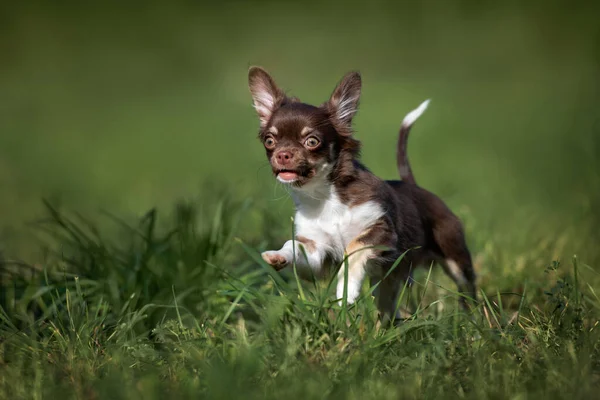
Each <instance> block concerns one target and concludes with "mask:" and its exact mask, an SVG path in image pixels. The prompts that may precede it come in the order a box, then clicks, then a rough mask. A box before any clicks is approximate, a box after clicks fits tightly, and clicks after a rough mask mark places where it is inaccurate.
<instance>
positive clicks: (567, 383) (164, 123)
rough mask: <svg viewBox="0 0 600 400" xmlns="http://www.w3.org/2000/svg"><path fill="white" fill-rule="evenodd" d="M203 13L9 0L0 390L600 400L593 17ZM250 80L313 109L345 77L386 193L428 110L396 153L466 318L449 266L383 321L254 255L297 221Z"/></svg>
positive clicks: (497, 10) (479, 7) (589, 8)
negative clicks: (451, 248)
mask: <svg viewBox="0 0 600 400" xmlns="http://www.w3.org/2000/svg"><path fill="white" fill-rule="evenodd" d="M201 3H202V2H196V3H191V2H188V3H186V4H184V3H180V4H177V3H175V2H171V3H169V4H168V5H167V4H166V3H164V2H162V3H161V2H153V1H147V2H143V5H142V4H136V2H128V3H122V4H116V3H115V4H110V2H109V3H106V2H103V3H98V4H91V3H90V4H82V3H80V2H72V1H64V2H61V4H60V5H58V4H54V3H52V4H50V3H47V2H36V1H29V2H27V4H25V3H22V4H21V3H19V2H13V3H7V4H2V5H1V6H0V54H1V56H0V261H1V263H0V306H1V310H0V313H1V314H0V398H11V399H12V398H43V397H46V398H54V397H57V396H63V397H72V398H111V399H112V398H153V397H156V398H159V397H167V396H171V397H175V396H176V395H177V397H194V398H197V397H210V398H220V397H222V398H235V397H243V398H281V397H283V396H286V397H290V398H307V397H310V398H312V397H317V398H325V397H327V398H356V399H362V398H390V399H397V398H440V397H451V398H454V397H457V398H461V397H464V398H476V399H485V398H493V399H496V398H515V399H525V398H532V399H537V398H542V397H549V398H593V397H594V394H595V393H597V391H598V389H599V388H598V385H599V383H600V381H599V369H600V364H599V360H600V357H599V354H598V344H597V343H598V337H597V332H598V329H599V328H598V326H597V323H598V320H599V318H600V312H599V307H600V300H599V298H598V296H600V276H599V275H600V272H599V271H600V267H599V266H600V250H599V248H598V243H600V231H599V230H598V228H597V227H598V226H599V225H600V212H599V211H598V210H600V164H599V161H598V160H600V146H599V144H600V141H599V140H598V138H599V137H600V136H599V126H600V125H599V124H598V110H599V109H600V98H599V97H598V87H600V86H599V85H600V79H599V76H598V74H597V71H598V57H597V54H598V52H597V43H598V24H597V15H598V5H597V4H594V3H593V2H588V3H586V4H584V3H581V4H577V5H566V4H563V3H562V2H553V1H530V2H527V5H524V4H522V2H517V1H505V2H496V3H492V2H481V1H480V2H468V1H462V2H445V1H435V0H424V1H419V2H414V1H402V2H394V3H393V4H392V3H391V2H384V1H371V2H365V4H362V5H353V6H349V4H348V3H347V2H342V1H337V0H334V1H329V2H322V1H319V2H317V1H304V2H301V3H292V2H290V3H285V2H280V1H279V2H273V1H263V2H252V3H250V2H245V3H242V2H213V4H212V5H211V6H210V7H208V6H206V5H204V4H201ZM342 10H343V11H342ZM251 64H259V65H262V66H264V67H265V68H267V69H268V70H269V71H270V72H271V73H272V74H273V76H274V77H275V79H276V80H277V82H278V83H279V84H280V85H281V86H282V87H283V88H284V89H286V90H289V92H290V93H291V94H293V95H297V96H298V97H300V98H301V99H302V100H305V101H307V102H311V103H320V102H322V101H324V100H325V99H326V98H327V96H329V94H330V93H331V91H332V90H333V87H334V85H335V83H336V82H337V80H338V79H340V77H341V76H342V75H343V74H344V73H345V72H347V71H348V70H351V69H358V70H360V71H361V72H362V75H363V82H364V88H363V95H362V98H361V107H360V111H359V113H358V115H357V117H356V119H355V124H356V135H357V137H358V138H359V139H360V140H361V141H362V142H363V145H364V147H363V155H362V156H363V160H364V161H365V163H366V164H367V165H368V166H369V167H370V168H371V169H372V170H373V171H374V172H375V173H376V174H377V175H379V176H381V177H383V178H393V179H395V178H397V172H396V169H395V160H394V152H393V150H392V151H389V150H390V149H393V147H394V145H395V141H396V133H397V129H398V125H399V123H400V121H401V120H402V117H403V116H404V115H405V113H406V112H407V111H409V110H410V109H412V108H414V107H415V106H417V105H418V104H419V103H420V102H421V101H423V100H424V99H426V98H431V99H432V103H431V105H430V108H429V109H428V111H427V113H426V114H425V115H424V116H423V117H422V118H421V119H420V120H419V123H418V126H416V127H415V129H414V130H413V132H412V133H411V138H410V143H409V156H410V159H411V163H412V166H413V170H414V172H415V175H416V178H417V181H418V182H419V184H421V185H422V186H424V187H426V188H427V189H430V190H432V191H433V192H435V193H436V194H438V195H439V196H440V197H441V198H442V199H443V200H444V201H446V202H447V203H448V205H449V206H450V207H451V208H452V210H454V211H455V212H456V213H457V214H458V215H459V216H460V217H461V219H462V220H463V221H464V223H465V227H466V232H467V240H468V243H469V247H470V249H471V251H472V253H473V257H474V262H475V268H476V270H477V273H478V276H479V280H478V283H479V286H480V288H481V293H480V294H481V299H482V302H481V304H480V305H479V307H478V308H477V309H475V310H474V312H473V314H472V315H465V314H464V313H462V312H460V310H457V309H456V303H457V294H456V293H455V288H454V286H453V284H452V282H451V281H450V280H449V279H448V278H447V277H446V276H445V275H444V274H443V273H442V272H441V271H439V270H438V269H433V270H431V271H429V270H422V271H420V273H419V274H418V275H417V277H416V278H417V284H415V286H414V287H413V288H411V289H410V290H409V291H407V292H405V297H404V298H403V302H405V305H408V306H411V307H413V308H414V309H415V310H418V312H417V313H416V314H415V315H414V317H413V318H411V319H410V320H408V321H406V322H405V323H404V324H403V325H402V326H401V327H399V328H394V329H377V327H376V323H375V322H376V315H375V309H374V305H373V300H372V299H371V297H370V296H369V294H368V293H369V289H368V288H367V287H365V288H364V296H363V298H362V299H361V301H359V302H358V304H357V305H356V306H354V307H352V308H350V309H348V310H346V309H344V308H340V307H338V306H337V305H336V304H334V303H335V302H334V294H333V293H332V292H333V291H332V290H330V289H331V288H330V287H328V284H329V282H321V283H319V284H317V285H314V284H312V283H307V282H302V283H298V282H297V281H296V279H295V277H294V274H293V271H284V272H283V273H281V274H274V273H273V271H271V270H270V269H269V268H266V266H265V265H263V264H262V262H261V260H260V258H259V257H258V254H259V252H260V251H262V250H265V249H273V248H276V247H277V246H280V245H281V244H282V243H283V241H284V240H286V239H287V238H289V236H290V234H291V224H290V222H289V221H290V219H289V218H290V216H291V215H292V213H291V211H292V210H291V207H292V204H291V201H290V200H289V198H288V196H287V194H286V193H285V191H283V190H282V189H281V188H280V187H278V186H277V185H275V184H274V182H273V179H272V177H271V176H270V174H269V171H268V168H267V167H266V166H267V165H266V160H265V158H264V153H263V150H262V148H261V146H260V143H258V141H257V140H256V133H257V128H258V122H257V118H256V115H255V113H254V111H253V109H252V107H251V101H250V95H249V92H248V89H247V81H246V79H247V76H246V74H247V68H248V66H249V65H251ZM41 198H46V199H49V201H48V202H46V203H44V202H42V201H40V199H41ZM180 199H183V200H180ZM173 204H175V206H174V207H173ZM148 210H152V211H148ZM238 239H239V240H238ZM575 256H577V257H575Z"/></svg>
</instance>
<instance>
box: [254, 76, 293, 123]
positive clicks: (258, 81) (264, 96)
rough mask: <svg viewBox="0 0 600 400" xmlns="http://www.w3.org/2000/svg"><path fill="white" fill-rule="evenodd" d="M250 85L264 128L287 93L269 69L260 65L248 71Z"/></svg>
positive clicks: (255, 106)
mask: <svg viewBox="0 0 600 400" xmlns="http://www.w3.org/2000/svg"><path fill="white" fill-rule="evenodd" d="M248 86H249V87H250V93H251V94H252V100H253V101H254V108H256V112H257V113H258V118H259V120H260V126H261V128H264V127H265V126H266V125H267V124H268V123H269V120H270V119H271V116H272V115H273V112H274V111H275V110H276V109H277V107H279V106H280V105H281V103H282V102H283V100H284V99H285V93H283V91H282V90H281V89H279V88H278V87H277V85H276V84H275V81H274V80H273V78H271V76H270V75H269V74H268V73H267V71H265V70H264V69H262V68H260V67H251V68H250V70H249V71H248Z"/></svg>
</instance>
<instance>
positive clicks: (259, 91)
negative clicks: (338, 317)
mask: <svg viewBox="0 0 600 400" xmlns="http://www.w3.org/2000/svg"><path fill="white" fill-rule="evenodd" d="M248 80H249V86H250V92H251V94H252V99H253V102H254V107H255V109H256V111H257V113H258V117H259V122H260V130H259V138H260V140H261V142H262V144H263V145H264V147H265V150H266V154H267V158H268V160H269V162H270V164H271V167H272V170H273V175H274V176H275V177H276V179H277V180H278V181H279V182H281V183H283V184H284V185H286V186H287V187H289V189H290V193H291V196H292V198H293V200H294V203H295V205H296V216H295V219H294V223H295V233H296V237H295V238H293V239H292V240H288V241H287V242H286V243H285V244H284V245H283V247H282V248H281V249H279V250H273V251H266V252H264V253H262V257H263V259H264V260H265V261H266V262H267V263H268V264H270V265H271V266H273V267H274V268H275V269H276V270H281V269H282V268H284V267H286V266H288V265H291V264H292V263H295V264H296V268H297V271H298V273H299V274H300V276H301V277H303V278H304V279H310V278H311V277H317V278H322V277H325V276H326V275H327V273H328V272H329V269H330V268H331V266H332V265H340V264H342V266H341V267H340V269H339V272H338V283H337V288H336V295H337V298H338V299H341V298H342V297H343V295H344V288H345V287H346V288H347V289H346V290H347V291H346V298H347V304H352V303H353V302H354V301H355V300H356V299H357V298H358V296H359V295H360V290H361V287H362V285H363V281H364V279H365V278H366V277H367V276H368V277H370V279H371V282H372V283H374V282H378V281H381V282H380V284H379V286H378V287H377V289H376V290H375V292H374V294H375V297H376V301H377V308H378V310H379V314H380V318H381V319H382V322H384V323H385V322H390V321H393V320H395V319H396V318H400V316H399V313H398V311H397V310H396V303H397V300H398V296H399V293H400V290H401V289H402V286H403V284H404V282H406V281H407V280H410V278H411V271H412V270H413V268H414V267H417V266H419V265H430V264H431V263H432V262H436V263H439V264H441V265H442V267H443V268H444V270H445V272H446V273H447V274H448V275H449V276H450V277H451V278H452V279H453V280H454V282H455V283H456V284H457V286H458V288H459V291H460V292H461V293H462V294H463V295H464V297H461V303H462V305H463V306H465V307H466V306H467V303H466V299H467V297H470V298H471V299H473V300H475V296H476V293H475V291H476V287H475V272H474V270H473V264H472V261H471V255H470V253H469V250H468V248H467V245H466V242H465V235H464V231H463V227H462V224H461V222H460V221H459V219H458V218H457V217H456V216H455V215H454V214H453V213H452V212H451V211H450V210H449V209H448V207H447V206H446V205H445V204H444V202H443V201H442V200H440V199H439V198H438V197H437V196H436V195H434V194H433V193H431V192H429V191H427V190H425V189H423V188H421V187H419V186H418V185H417V184H416V182H415V179H414V176H413V174H412V171H411V168H410V164H409V162H408V158H407V155H406V143H407V139H408V133H409V131H410V128H411V126H412V125H413V124H414V123H415V121H416V120H417V118H419V117H420V116H421V114H422V113H423V112H424V111H425V109H426V108H427V105H428V101H425V102H424V103H423V104H421V105H420V106H419V107H418V108H417V109H415V110H413V111H411V112H410V113H408V114H407V115H406V117H405V118H404V120H403V122H402V125H401V128H400V134H399V140H398V146H397V153H396V157H397V166H398V171H399V174H400V177H401V178H402V181H397V180H394V181H384V180H381V179H379V178H378V177H376V176H375V175H374V174H372V173H371V172H370V171H369V170H368V169H367V168H366V167H365V166H364V165H363V164H361V162H360V161H359V150H360V142H359V141H358V140H357V139H356V138H355V137H354V136H353V132H352V119H353V117H354V115H355V114H356V112H357V110H358V103H359V98H360V92H361V76H360V74H359V73H358V72H351V73H349V74H347V75H345V76H344V77H343V79H342V80H341V81H340V82H339V84H338V85H337V87H336V88H335V90H334V91H333V94H332V95H331V97H330V98H329V100H328V101H326V102H325V103H323V104H321V105H320V106H313V105H310V104H305V103H302V102H301V101H300V100H299V99H297V98H293V97H288V96H287V95H286V94H285V93H284V92H283V91H282V90H281V89H280V88H279V87H278V86H277V85H276V84H275V81H274V80H273V78H271V76H270V75H269V74H268V73H267V72H266V71H265V70H264V69H262V68H260V67H252V68H250V70H249V73H248ZM404 253H406V254H404ZM403 254H404V257H403V258H402V259H401V261H400V263H399V264H398V265H397V266H396V268H394V270H393V271H392V272H391V273H389V274H388V271H389V270H390V268H391V267H392V266H393V265H394V263H395V262H396V260H398V259H399V258H400V257H401V256H402V255H403ZM346 257H347V260H346ZM346 267H347V268H348V270H347V271H345V269H346ZM386 274H388V275H387V276H386ZM346 276H347V277H348V282H347V286H346V283H345V282H344V280H345V277H346ZM384 277H385V279H384ZM382 279H383V280H382ZM340 304H341V301H340Z"/></svg>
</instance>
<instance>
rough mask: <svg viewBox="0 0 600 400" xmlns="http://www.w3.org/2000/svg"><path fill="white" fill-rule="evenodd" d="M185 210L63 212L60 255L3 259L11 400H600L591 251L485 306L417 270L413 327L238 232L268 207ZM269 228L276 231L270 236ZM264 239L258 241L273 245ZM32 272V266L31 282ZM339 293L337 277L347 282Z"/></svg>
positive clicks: (49, 227) (4, 366)
mask: <svg viewBox="0 0 600 400" xmlns="http://www.w3.org/2000/svg"><path fill="white" fill-rule="evenodd" d="M224 199H225V200H223V201H221V202H218V203H215V204H213V206H212V207H209V208H208V209H205V210H204V211H203V212H200V211H199V210H198V209H196V208H195V207H194V206H193V205H190V204H181V205H180V206H178V207H177V208H176V209H175V211H174V212H173V213H172V216H171V217H169V218H166V219H161V218H159V217H158V213H157V211H156V210H152V211H150V212H148V213H147V214H146V215H145V216H144V217H143V218H142V219H141V220H140V221H139V223H138V224H136V225H132V226H130V225H127V224H125V223H123V222H122V221H120V220H118V219H116V218H114V217H112V216H107V218H110V219H111V220H112V221H113V223H114V224H115V226H116V227H117V228H116V229H114V230H112V231H111V234H110V235H109V236H108V237H107V235H106V234H104V233H102V232H99V231H98V230H97V229H96V228H95V225H94V224H92V223H90V222H89V221H86V220H85V219H84V218H82V217H80V216H77V215H71V214H69V213H65V212H63V211H59V210H57V209H55V208H53V207H52V206H51V205H49V204H47V215H48V218H46V219H45V220H44V221H41V222H40V224H41V225H40V226H39V229H40V230H42V231H44V232H46V233H49V234H50V235H49V237H50V238H52V239H51V242H48V243H49V244H51V245H50V246H49V247H48V252H47V255H46V260H45V262H44V263H43V264H41V265H35V266H31V267H28V268H29V269H27V270H23V265H18V264H16V263H11V262H10V261H8V260H6V261H4V262H3V264H2V279H3V280H2V282H3V283H2V288H3V291H2V299H1V305H2V308H1V310H0V319H1V322H2V323H1V324H0V338H2V339H1V342H0V363H1V364H0V371H1V374H0V393H1V395H0V396H1V397H2V398H54V397H56V396H63V397H64V396H66V397H68V398H161V397H165V396H170V397H177V398H181V397H190V398H191V397H193V398H198V397H201V398H257V399H259V398H261V399H262V398H267V399H269V398H281V397H282V396H286V397H289V398H306V397H310V398H357V399H359V398H360V399H362V398H382V397H383V398H389V399H397V398H400V397H402V398H440V397H444V398H446V397H450V398H476V399H486V398H491V399H496V398H542V397H548V398H566V397H572V398H592V397H593V394H594V393H597V391H598V389H599V388H598V383H599V381H598V378H599V376H600V341H599V339H600V337H599V335H600V333H599V332H600V331H599V329H598V328H599V327H598V323H599V317H600V297H598V293H599V292H600V285H598V282H599V280H598V273H597V272H595V271H594V270H593V269H592V268H590V267H589V266H587V265H586V264H585V263H583V262H581V261H579V260H578V259H577V258H576V257H573V259H572V260H568V261H565V262H563V263H559V262H557V261H555V262H552V260H551V259H549V260H548V261H547V262H545V263H544V264H545V265H546V268H544V267H542V266H540V267H536V266H530V268H534V270H530V271H529V272H528V278H527V279H525V280H523V281H521V282H520V283H521V286H520V287H516V288H514V289H513V290H510V291H508V292H502V291H499V290H498V288H497V286H496V285H494V284H493V283H491V282H487V283H485V282H484V283H483V285H482V288H481V293H480V298H481V304H480V305H479V306H478V307H477V308H476V309H474V310H473V312H472V313H470V314H465V313H463V312H462V311H460V309H459V307H457V298H458V295H457V293H456V291H455V288H454V287H453V286H452V285H451V284H450V282H449V280H448V279H447V278H446V277H445V276H444V275H443V274H441V273H440V272H439V271H438V270H423V271H421V273H420V274H417V277H416V278H417V282H416V284H415V286H414V287H413V288H410V289H407V290H405V291H404V292H403V293H404V294H403V296H402V299H401V305H402V306H410V307H412V309H413V310H415V313H414V314H413V316H412V317H411V318H409V319H408V320H407V321H405V322H404V323H403V324H402V325H401V326H400V327H398V328H393V327H392V328H386V327H378V326H377V323H376V321H377V318H376V314H377V313H376V309H375V307H374V302H373V300H372V298H371V296H370V290H369V289H368V288H367V287H365V288H364V292H363V296H362V297H361V298H360V300H359V301H358V302H357V303H356V304H355V305H354V306H352V307H349V308H348V309H346V308H340V307H339V306H338V305H336V302H335V299H334V296H333V294H332V290H330V289H331V287H332V285H331V281H329V282H327V281H326V282H315V283H308V282H300V281H298V280H296V279H295V278H294V274H293V272H292V271H286V272H284V273H282V274H279V273H276V272H275V271H274V270H272V269H271V268H270V267H268V266H267V265H265V264H264V263H263V262H262V260H261V258H260V256H259V253H258V250H257V249H261V248H264V246H265V243H258V242H255V243H246V242H244V241H242V240H239V239H236V234H237V229H239V221H240V218H242V217H243V216H246V215H248V214H249V213H251V212H252V211H251V210H252V207H251V204H249V203H239V202H235V201H232V200H231V199H230V198H228V197H225V198H224ZM265 231H266V229H265ZM259 236H260V235H257V236H256V237H259ZM25 272H26V273H25ZM333 286H335V285H333Z"/></svg>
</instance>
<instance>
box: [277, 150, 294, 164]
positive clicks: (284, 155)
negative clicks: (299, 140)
mask: <svg viewBox="0 0 600 400" xmlns="http://www.w3.org/2000/svg"><path fill="white" fill-rule="evenodd" d="M276 157H277V161H278V162H279V164H281V165H287V164H288V163H289V162H290V161H292V158H294V155H293V154H292V152H291V151H280V152H279V153H277V155H276Z"/></svg>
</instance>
